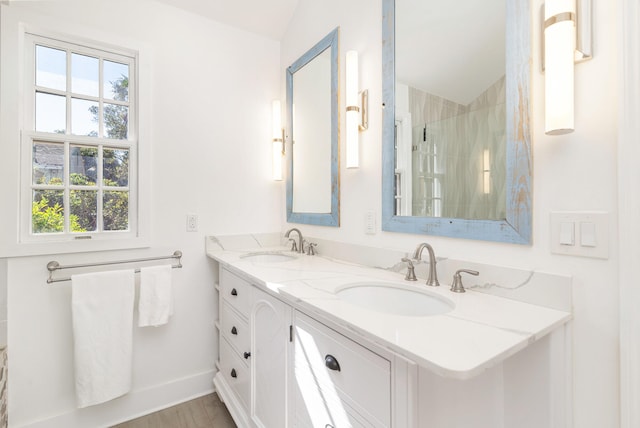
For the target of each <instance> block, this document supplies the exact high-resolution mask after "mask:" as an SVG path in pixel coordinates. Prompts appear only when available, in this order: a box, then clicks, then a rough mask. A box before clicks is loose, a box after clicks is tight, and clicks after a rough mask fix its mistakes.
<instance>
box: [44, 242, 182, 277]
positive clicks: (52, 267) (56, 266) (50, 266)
mask: <svg viewBox="0 0 640 428" xmlns="http://www.w3.org/2000/svg"><path fill="white" fill-rule="evenodd" d="M166 259H178V263H177V264H175V265H172V266H171V267H172V268H173V269H180V268H182V251H180V250H176V251H174V252H173V254H172V255H170V256H161V257H145V258H140V259H131V260H115V261H112V262H96V263H82V264H77V265H66V266H63V265H60V263H58V262H56V261H50V262H49V263H47V270H48V271H49V278H47V284H52V283H54V282H63V281H70V280H71V278H70V277H69V278H57V279H54V278H53V272H55V271H57V270H61V269H77V268H84V267H93V266H106V265H117V264H122V263H138V262H150V261H154V260H166ZM134 272H136V273H139V272H140V269H139V268H137V269H135V271H134Z"/></svg>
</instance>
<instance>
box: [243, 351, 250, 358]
mask: <svg viewBox="0 0 640 428" xmlns="http://www.w3.org/2000/svg"><path fill="white" fill-rule="evenodd" d="M243 355H244V359H245V360H247V359H249V357H250V356H251V352H245V353H244V354H243Z"/></svg>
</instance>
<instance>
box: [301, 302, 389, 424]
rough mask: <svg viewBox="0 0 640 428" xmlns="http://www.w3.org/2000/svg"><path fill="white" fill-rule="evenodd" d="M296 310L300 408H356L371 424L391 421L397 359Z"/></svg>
mask: <svg viewBox="0 0 640 428" xmlns="http://www.w3.org/2000/svg"><path fill="white" fill-rule="evenodd" d="M295 316H296V319H295V323H294V324H295V327H294V328H295V339H294V342H295V351H294V376H295V380H296V383H297V387H298V393H297V394H296V395H297V397H296V409H298V408H299V406H306V408H307V409H310V410H311V411H312V408H313V407H316V408H318V407H317V406H318V405H320V406H324V407H326V408H328V409H340V408H341V407H344V408H345V409H348V408H352V409H354V410H355V411H356V412H357V413H358V414H361V415H362V416H364V418H365V419H366V420H368V421H370V425H371V426H376V427H388V426H390V422H391V363H390V362H389V361H388V360H386V359H384V358H382V357H381V356H379V355H378V354H376V353H374V352H372V351H370V350H369V349H367V348H365V347H363V346H362V345H359V344H358V343H356V342H354V341H352V340H351V339H348V338H346V337H345V336H342V335H341V334H339V333H337V332H336V331H334V330H332V329H330V328H328V327H327V326H325V325H323V324H321V323H319V322H318V321H315V320H313V319H312V318H309V317H307V316H306V315H304V314H301V313H300V312H296V315H295ZM338 366H339V368H338ZM318 400H320V401H321V402H320V403H315V402H316V401H318ZM311 402H314V404H313V405H310V404H309V403H311ZM296 413H301V412H299V411H298V410H296ZM347 413H349V412H347ZM310 416H313V415H312V414H311V415H310ZM343 417H344V416H343ZM312 420H314V423H315V418H313V419H312ZM327 423H328V422H327ZM356 426H357V424H356Z"/></svg>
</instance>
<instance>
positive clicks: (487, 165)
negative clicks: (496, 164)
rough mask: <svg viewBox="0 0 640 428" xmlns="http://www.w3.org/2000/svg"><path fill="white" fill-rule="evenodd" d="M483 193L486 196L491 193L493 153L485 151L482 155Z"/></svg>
mask: <svg viewBox="0 0 640 428" xmlns="http://www.w3.org/2000/svg"><path fill="white" fill-rule="evenodd" d="M482 191H483V192H484V194H485V195H488V194H489V193H491V152H490V151H489V149H484V152H483V153H482Z"/></svg>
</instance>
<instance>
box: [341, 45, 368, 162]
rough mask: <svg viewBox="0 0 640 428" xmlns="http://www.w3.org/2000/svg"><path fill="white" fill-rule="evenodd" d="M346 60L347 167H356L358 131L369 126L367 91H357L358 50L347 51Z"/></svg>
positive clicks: (358, 149) (357, 160)
mask: <svg viewBox="0 0 640 428" xmlns="http://www.w3.org/2000/svg"><path fill="white" fill-rule="evenodd" d="M346 59H347V61H346V63H347V64H346V77H347V83H346V92H347V94H346V101H347V113H346V115H347V168H358V166H359V165H360V161H359V151H360V147H359V138H358V132H359V131H364V130H366V129H367V128H368V127H369V112H368V102H369V91H368V90H365V91H362V92H360V93H358V89H359V88H358V52H357V51H348V52H347V58H346Z"/></svg>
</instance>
